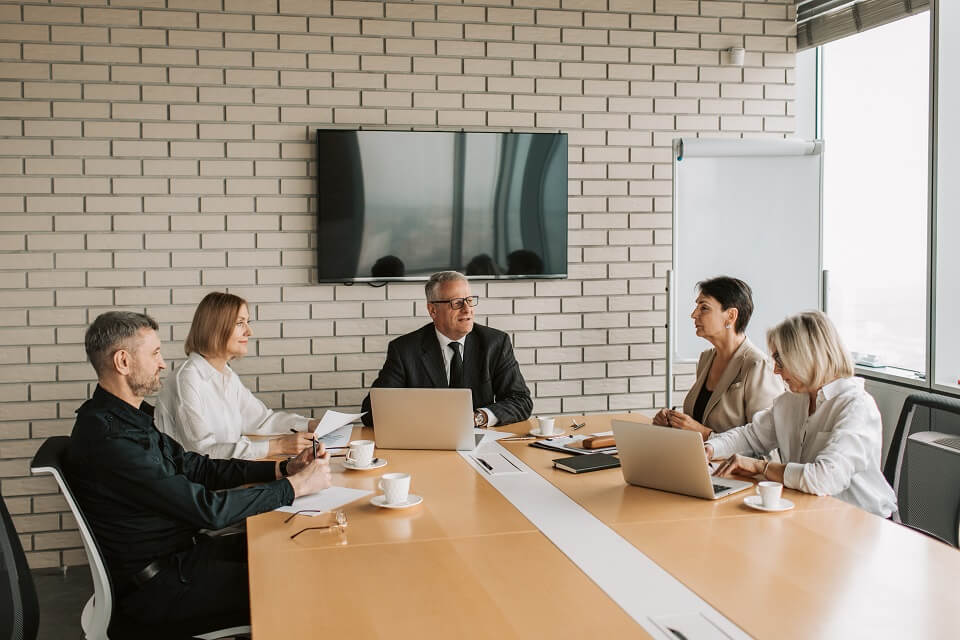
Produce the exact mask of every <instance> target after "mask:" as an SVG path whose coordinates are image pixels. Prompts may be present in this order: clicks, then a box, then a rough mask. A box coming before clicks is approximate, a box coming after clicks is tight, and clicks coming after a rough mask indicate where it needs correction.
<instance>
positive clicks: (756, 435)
mask: <svg viewBox="0 0 960 640" xmlns="http://www.w3.org/2000/svg"><path fill="white" fill-rule="evenodd" d="M767 345H768V346H769V348H770V351H771V353H772V354H773V360H774V363H775V369H774V370H775V371H776V372H777V373H778V374H780V377H781V378H783V380H784V382H786V383H787V386H788V387H789V388H790V393H784V394H783V395H782V396H780V397H779V398H777V399H776V400H775V401H774V402H773V406H772V407H770V409H766V410H764V411H761V412H759V413H757V415H755V416H754V418H753V422H751V423H750V424H747V425H744V426H742V427H737V428H736V429H732V430H730V431H727V432H725V433H722V434H714V435H713V437H711V438H710V439H709V440H708V441H707V443H706V445H705V448H706V452H707V457H708V458H710V459H723V458H725V459H726V460H725V462H723V464H721V466H720V467H719V469H717V475H721V476H731V475H746V476H754V475H761V476H762V477H763V478H764V479H766V480H774V481H777V482H782V483H783V484H784V486H787V487H790V488H791V489H796V490H798V491H803V492H806V493H813V494H816V495H820V496H826V495H829V496H834V497H836V498H839V499H841V500H843V501H845V502H849V503H850V504H853V505H855V506H857V507H860V508H862V509H864V510H866V511H869V512H871V513H875V514H877V515H879V516H883V517H884V518H886V517H889V516H890V514H891V513H893V512H894V511H896V508H897V504H896V495H895V494H894V492H893V489H891V488H890V485H888V484H887V481H886V479H885V478H884V477H883V473H882V472H881V470H880V455H881V447H882V433H883V431H882V426H881V423H880V412H879V410H878V409H877V403H876V402H874V400H873V398H872V397H871V396H870V394H868V393H867V392H866V391H864V389H863V380H862V379H860V378H854V377H853V361H852V360H851V358H850V354H849V353H848V352H847V351H846V349H845V348H844V347H843V344H842V343H841V342H840V337H839V335H837V330H836V329H835V328H834V326H833V323H831V322H830V320H829V319H828V318H827V316H825V315H824V314H822V313H820V312H819V311H808V312H805V313H800V314H797V315H795V316H792V317H790V318H787V319H786V320H784V321H783V322H781V323H780V324H779V325H777V326H776V327H774V328H773V329H770V330H769V331H768V332H767ZM775 447H779V448H780V459H781V460H783V463H780V462H772V461H765V460H757V459H755V458H750V457H747V456H745V455H742V454H743V453H745V452H751V451H769V450H771V449H773V448H775Z"/></svg>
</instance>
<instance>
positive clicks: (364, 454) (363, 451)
mask: <svg viewBox="0 0 960 640" xmlns="http://www.w3.org/2000/svg"><path fill="white" fill-rule="evenodd" d="M349 446H350V449H349V450H348V451H347V458H346V459H347V462H349V463H350V464H352V465H353V466H355V467H369V466H370V463H371V462H373V448H374V442H373V440H354V441H353V442H351V443H350V445H349Z"/></svg>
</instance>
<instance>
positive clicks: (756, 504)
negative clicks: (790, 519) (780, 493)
mask: <svg viewBox="0 0 960 640" xmlns="http://www.w3.org/2000/svg"><path fill="white" fill-rule="evenodd" d="M743 504H745V505H747V506H748V507H750V508H751V509H756V510H757V511H790V509H793V503H792V502H790V501H789V500H787V499H786V498H780V505H779V506H776V507H765V506H763V500H761V499H760V496H747V497H746V498H744V499H743Z"/></svg>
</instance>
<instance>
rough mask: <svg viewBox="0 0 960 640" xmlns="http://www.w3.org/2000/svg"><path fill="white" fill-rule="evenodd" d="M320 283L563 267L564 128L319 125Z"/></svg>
mask: <svg viewBox="0 0 960 640" xmlns="http://www.w3.org/2000/svg"><path fill="white" fill-rule="evenodd" d="M317 200H318V210H317V265H318V279H319V281H320V282H358V281H359V282H363V281H374V282H379V281H390V280H425V279H427V278H428V277H429V276H430V274H431V273H434V272H436V271H443V270H447V269H453V270H457V271H460V272H462V273H465V274H467V275H468V276H470V277H471V278H478V279H480V278H489V279H506V278H564V277H566V275H567V135H566V134H564V133H488V132H454V131H371V130H359V131H357V130H345V129H320V130H318V131H317Z"/></svg>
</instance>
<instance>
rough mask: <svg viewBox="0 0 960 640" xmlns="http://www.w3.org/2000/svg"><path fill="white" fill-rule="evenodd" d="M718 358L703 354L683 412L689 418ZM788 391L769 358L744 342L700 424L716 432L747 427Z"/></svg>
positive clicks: (721, 377)
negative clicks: (762, 410) (754, 417)
mask: <svg viewBox="0 0 960 640" xmlns="http://www.w3.org/2000/svg"><path fill="white" fill-rule="evenodd" d="M715 355H716V349H707V350H706V351H704V352H703V353H701V354H700V361H699V362H697V379H696V381H695V382H694V383H693V386H692V387H691V388H690V391H688V392H687V397H686V398H684V400H683V412H684V413H686V414H687V415H693V405H694V404H695V403H696V402H697V395H698V394H699V393H700V389H702V388H703V385H704V384H706V382H707V375H708V374H709V373H710V365H712V364H713V358H714V356H715ZM785 390H786V387H785V386H784V384H783V380H781V379H780V376H778V375H776V374H775V373H774V372H773V364H772V363H771V362H770V360H769V359H768V358H767V356H766V354H764V353H763V352H762V351H760V350H759V349H757V348H756V347H755V346H753V343H751V342H750V340H749V339H746V338H744V340H743V343H742V344H741V345H740V346H739V347H738V348H737V350H736V351H735V352H734V353H733V357H732V358H730V362H729V363H728V364H727V368H726V369H724V371H723V375H721V376H720V383H719V384H717V388H716V389H714V390H713V393H712V394H711V395H710V400H709V401H707V408H706V409H705V410H704V412H703V420H702V421H701V423H702V424H703V425H705V426H707V427H709V428H711V429H713V430H714V431H717V432H721V431H726V430H727V429H732V428H733V427H739V426H740V425H744V424H747V423H748V422H750V421H751V420H752V419H753V414H755V413H756V412H757V411H760V410H761V409H768V408H769V407H770V406H771V405H772V404H773V401H774V399H775V398H776V397H777V396H779V395H780V394H781V393H783V392H784V391H785Z"/></svg>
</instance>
